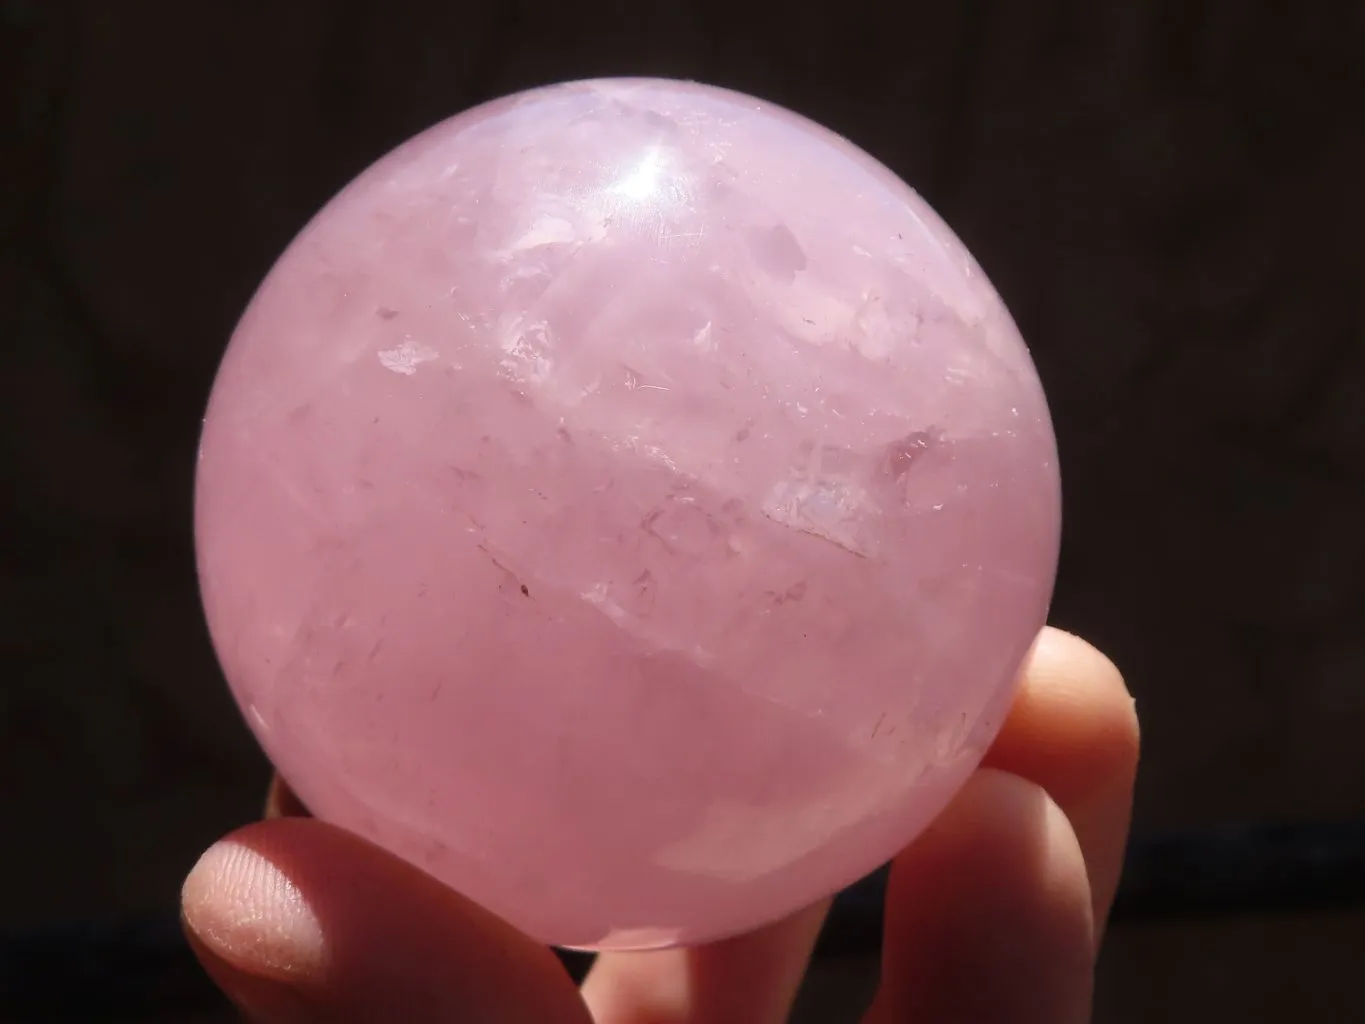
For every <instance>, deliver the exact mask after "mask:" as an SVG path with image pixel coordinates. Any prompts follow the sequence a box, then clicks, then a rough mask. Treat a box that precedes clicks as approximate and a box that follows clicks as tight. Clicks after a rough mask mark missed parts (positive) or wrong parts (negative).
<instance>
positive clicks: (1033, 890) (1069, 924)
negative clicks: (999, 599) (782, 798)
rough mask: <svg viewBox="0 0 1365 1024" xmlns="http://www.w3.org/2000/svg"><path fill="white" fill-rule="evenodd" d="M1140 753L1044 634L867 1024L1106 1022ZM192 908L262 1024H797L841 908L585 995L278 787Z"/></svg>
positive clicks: (199, 875) (1050, 632)
mask: <svg viewBox="0 0 1365 1024" xmlns="http://www.w3.org/2000/svg"><path fill="white" fill-rule="evenodd" d="M1138 746H1139V744H1138V721H1137V715H1136V712H1135V710H1134V706H1133V700H1132V698H1131V696H1130V695H1129V693H1128V690H1127V688H1126V686H1125V685H1124V682H1123V679H1122V677H1121V676H1120V674H1119V672H1118V671H1117V669H1115V667H1114V666H1113V665H1112V664H1111V663H1110V662H1109V660H1108V659H1107V658H1105V657H1104V655H1102V654H1100V653H1099V652H1098V651H1097V650H1095V649H1094V648H1093V647H1091V646H1090V645H1089V644H1087V643H1085V642H1084V641H1083V640H1080V639H1078V638H1077V637H1074V636H1071V635H1069V634H1066V633H1062V632H1060V631H1058V630H1054V629H1047V630H1044V631H1043V633H1042V634H1041V635H1040V636H1039V638H1038V642H1037V644H1036V645H1035V647H1034V650H1033V653H1032V655H1031V657H1030V659H1029V661H1028V663H1027V664H1026V666H1025V669H1024V673H1023V679H1022V684H1021V687H1020V691H1019V695H1018V697H1017V698H1016V701H1015V704H1014V707H1013V709H1012V711H1011V713H1010V716H1009V718H1008V720H1007V722H1006V724H1005V726H1004V728H1003V730H1002V731H1001V734H1000V736H999V738H998V740H997V741H996V743H995V745H994V747H993V748H992V749H991V751H990V753H989V754H988V755H987V757H986V760H985V762H984V763H983V765H982V767H981V768H980V769H979V770H978V771H977V772H976V774H975V775H974V776H973V777H972V779H971V780H970V781H969V782H968V784H967V785H966V786H965V787H964V789H963V790H962V792H961V793H960V794H959V795H958V797H957V798H956V800H955V801H954V803H953V804H952V805H951V806H950V807H949V808H948V809H947V810H946V811H945V812H944V813H943V815H942V816H941V817H940V818H939V819H938V820H937V821H936V822H935V824H934V825H933V826H932V827H931V828H930V829H929V830H928V831H927V832H926V833H925V834H924V835H923V836H921V837H920V838H919V839H917V840H916V841H915V842H914V843H913V844H912V845H910V846H909V847H908V848H906V849H905V850H903V851H902V852H901V853H900V855H899V856H898V857H897V858H896V860H895V862H894V865H893V867H892V873H891V884H890V886H889V890H888V894H887V906H886V932H885V938H884V943H883V955H882V972H881V974H882V981H881V986H880V989H879V991H878V993H877V996H876V999H875V1001H874V1003H873V1005H872V1007H871V1009H870V1010H869V1011H868V1013H867V1015H866V1016H865V1017H864V1021H865V1022H866V1024H948V1022H952V1024H961V1022H963V1021H991V1022H993V1024H1035V1022H1036V1024H1069V1022H1082V1021H1086V1020H1089V1017H1090V1004H1091V992H1092V987H1093V979H1094V964H1095V958H1096V954H1097V952H1098V949H1099V945H1100V940H1101V938H1102V934H1103V925H1104V921H1105V919H1106V917H1107V915H1108V913H1109V908H1110V905H1111V903H1112V902H1113V899H1114V894H1115V891H1116V889H1117V888H1118V880H1119V873H1120V869H1121V866H1122V858H1123V849H1124V844H1125V842H1126V840H1127V834H1128V826H1129V816H1130V811H1131V806H1132V794H1133V781H1134V776H1135V774H1136V771H1137V762H1138ZM182 909H183V916H184V922H185V927H186V930H187V932H188V934H189V936H190V940H191V942H192V944H193V945H194V948H195V950H196V952H197V953H198V955H199V958H200V960H201V961H202V962H203V964H204V966H205V968H206V969H207V970H208V972H209V973H210V974H211V975H212V977H213V978H214V980H215V981H216V982H217V983H218V984H219V985H220V986H221V987H222V989H223V990H224V991H225V992H226V993H227V994H228V995H229V996H230V997H231V998H232V999H233V1000H234V1001H236V1002H237V1003H238V1004H239V1005H240V1006H241V1007H242V1008H243V1010H244V1012H245V1013H246V1015H247V1017H248V1019H250V1020H253V1021H257V1022H260V1024H293V1022H314V1021H319V1022H320V1021H354V1022H369V1021H375V1022H379V1021H385V1022H392V1021H395V1020H405V1021H478V1022H481V1024H483V1022H487V1024H511V1022H527V1024H532V1022H534V1024H593V1022H595V1024H780V1022H782V1021H784V1020H786V1018H787V1016H788V1014H789V1012H790V1009H791V1006H792V1001H793V999H794V998H795V995H796V990H797V987H798V985H799V984H800V981H801V978H802V976H803V975H804V973H805V971H806V967H807V964H808V961H809V957H810V953H811V949H812V946H813V945H814V942H815V938H816V935H817V934H818V932H819V930H820V926H821V924H822V922H823V920H824V917H825V913H826V911H827V909H828V901H824V902H821V903H820V904H818V905H816V906H813V907H808V908H806V909H804V910H802V911H800V912H798V913H796V914H794V915H793V916H791V917H789V918H787V919H786V920H784V921H781V922H778V923H776V924H773V925H770V926H768V927H766V928H763V929H761V930H759V931H757V932H754V933H751V934H749V935H745V936H741V937H739V938H734V939H729V940H726V941H724V942H718V943H715V944H713V945H709V946H703V947H699V948H694V949H677V950H666V951H662V952H652V953H613V954H607V955H603V956H601V957H599V958H598V960H597V962H596V964H595V965H594V966H593V968H592V970H591V972H590V973H589V975H588V977H587V979H586V981H585V982H584V984H583V986H582V988H581V989H579V988H577V987H575V986H574V984H573V983H572V982H571V980H570V979H569V977H568V975H567V974H566V973H565V972H564V970H563V969H562V968H561V966H560V964H559V962H558V960H557V959H556V958H555V957H554V955H553V954H552V953H551V951H550V950H548V949H546V948H545V947H543V946H540V945H537V944H536V943H535V942H533V941H532V940H530V939H529V938H527V937H526V936H524V935H521V934H520V933H518V932H516V931H515V930H514V929H513V928H511V927H510V926H509V925H507V924H506V923H505V922H502V921H500V920H498V919H496V918H494V917H492V916H491V915H489V914H488V913H486V912H485V911H483V910H481V909H480V908H479V907H477V906H475V905H474V904H472V903H470V902H469V901H467V900H465V899H463V898H462V897H461V896H459V895H458V894H456V893H454V892H451V891H449V890H448V889H446V888H444V887H442V886H440V885H439V884H437V883H436V882H434V881H432V880H431V879H429V878H428V877H427V876H425V875H424V874H422V873H421V872H419V871H418V870H416V869H415V868H412V867H409V866H408V865H407V864H405V863H403V862H401V861H399V860H397V859H395V858H393V857H391V856H390V855H388V854H386V853H384V852H383V851H381V850H379V849H377V848H376V847H374V846H372V845H370V844H368V843H366V842H364V841H363V840H360V839H357V838H354V837H352V836H349V835H347V834H346V833H344V832H342V831H340V830H338V829H335V828H333V827H331V826H329V825H326V824H324V823H322V822H320V821H315V820H313V819H311V818H308V817H307V816H306V812H304V811H303V809H302V808H301V807H299V806H298V805H297V801H295V800H294V799H293V798H292V796H291V795H290V794H289V792H288V790H287V788H285V787H284V786H283V785H282V784H279V783H276V784H275V785H274V786H273V787H272V791H271V796H270V799H269V803H268V809H267V816H266V820H264V821H261V822H257V823H255V824H252V825H249V826H247V827H246V828H243V829H241V830H239V831H237V832H235V833H233V834H231V835H229V836H228V837H226V838H225V839H223V840H221V841H220V842H219V843H217V844H215V845H214V846H213V847H212V848H210V849H209V850H208V851H207V852H206V853H205V854H204V856H203V857H202V858H201V860H200V861H199V863H198V864H197V865H196V866H195V868H194V869H193V871H192V872H191V873H190V875H189V877H188V878H187V879H186V881H185V885H184V892H183V901H182Z"/></svg>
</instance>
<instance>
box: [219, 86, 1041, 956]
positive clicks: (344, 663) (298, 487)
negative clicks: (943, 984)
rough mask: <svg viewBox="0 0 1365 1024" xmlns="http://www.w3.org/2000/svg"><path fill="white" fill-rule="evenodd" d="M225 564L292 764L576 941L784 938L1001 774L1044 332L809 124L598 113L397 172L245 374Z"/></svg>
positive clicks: (1036, 624)
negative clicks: (758, 932) (1022, 323)
mask: <svg viewBox="0 0 1365 1024" xmlns="http://www.w3.org/2000/svg"><path fill="white" fill-rule="evenodd" d="M198 488H199V489H198V512H197V515H198V523H197V526H198V537H199V558H200V568H201V575H202V583H203V592H204V600H205V605H206V608H207V612H208V618H209V623H210V626H211V628H212V632H213V637H214V641H215V643H216V645H217V648H218V651H219V654H220V657H221V660H222V664H223V667H224V669H225V671H226V674H227V677H228V679H229V680H230V682H231V684H232V686H233V689H234V692H235V693H236V696H237V698H238V700H239V701H240V703H241V705H242V707H243V709H244V711H245V713H246V717H247V720H248V722H249V723H250V725H251V727H252V729H253V730H254V731H255V732H256V734H257V736H258V737H259V738H260V741H261V743H262V744H263V745H264V748H265V750H266V752H267V753H268V754H269V756H270V758H271V759H272V760H273V761H274V763H275V764H276V765H277V766H278V768H279V769H280V770H281V772H282V773H283V774H284V775H285V776H286V777H287V778H288V779H289V780H290V782H291V783H292V784H293V786H294V787H295V789H296V790H297V791H298V792H299V794H300V796H301V797H302V798H303V800H304V801H305V802H306V803H307V804H308V805H309V806H310V807H311V808H312V809H313V810H314V812H315V813H317V814H318V815H319V816H320V817H324V818H327V819H329V820H332V821H334V822H337V823H339V824H341V825H344V826H347V827H349V828H351V829H353V830H355V831H357V832H359V833H361V834H363V835H365V836H367V837H369V838H371V839H373V840H374V841H376V842H378V843H380V844H381V845H384V846H386V847H389V848H390V849H392V850H394V851H395V852H397V853H399V854H401V855H403V856H405V857H407V858H409V859H411V860H412V861H413V862H415V863H416V864H418V865H420V866H421V867H423V868H425V869H426V870H427V871H429V872H431V873H432V874H434V875H436V876H437V877H439V878H441V879H443V880H444V881H446V882H448V883H449V884H450V885H452V886H454V887H455V888H457V889H459V890H461V891H463V892H464V893H466V894H467V895H469V896H470V897H472V898H473V899H475V900H477V901H479V902H481V903H483V904H484V905H486V906H487V907H489V908H491V909H492V910H494V911H495V912H497V913H499V914H502V915H503V916H505V917H507V918H508V919H510V920H511V921H512V922H514V923H515V924H517V925H519V926H520V927H522V928H524V929H525V930H527V931H528V932H530V933H531V934H533V935H535V936H536V937H538V938H540V939H542V940H545V941H547V942H552V943H558V944H564V945H575V946H598V947H647V946H657V945H666V944H673V943H679V942H695V941H699V940H703V939H707V938H712V937H716V936H719V935H723V934H727V933H732V932H735V931H737V930H743V929H748V928H750V927H753V926H755V925H758V924H760V923H763V922H765V921H767V920H769V919H772V918H774V917H776V916H779V915H781V914H783V913H785V912H788V911H791V910H793V909H795V908H797V907H798V906H800V905H803V904H805V903H808V902H810V901H812V900H814V899H816V898H818V897H820V896H822V895H825V894H827V893H829V892H832V891H834V890H835V889H837V888H839V887H842V886H843V885H845V884H847V883H850V882H852V881H854V880H855V879H856V878H858V877H859V876H860V875H862V874H864V873H866V872H867V871H869V870H871V869H872V868H874V867H875V866H876V865H877V864H878V863H880V862H882V861H884V860H886V859H887V858H889V857H890V856H891V855H892V854H893V853H894V852H895V851H896V850H897V849H898V848H899V847H901V846H902V845H903V844H905V843H906V842H907V841H908V840H910V839H911V838H912V837H914V835H915V834H916V833H917V832H918V831H919V830H920V829H921V828H922V827H923V826H924V825H925V824H926V823H927V822H928V821H929V819H930V818H932V817H933V816H934V815H935V814H936V813H937V812H938V811H939V810H940V809H941V808H942V806H943V805H944V804H945V802H946V801H947V800H948V799H949V798H950V797H951V795H952V793H953V791H954V790H955V789H956V787H958V786H959V785H960V784H961V783H962V781H963V780H964V779H965V778H966V776H967V774H968V773H969V772H970V771H971V770H972V769H973V768H974V766H975V765H976V764H977V762H978V760H979V758H980V757H981V755H982V753H983V751H984V749H985V747H986V745H987V744H988V743H989V741H990V740H991V738H992V737H993V735H994V733H995V731H996V730H997V728H998V727H999V725H1000V722H1001V718H1002V716H1003V714H1004V712H1005V711H1006V709H1007V706H1008V703H1009V701H1010V698H1011V695H1012V681H1013V677H1014V675H1015V673H1016V670H1017V667H1018V665H1019V663H1020V661H1021V659H1022V657H1023V655H1024V654H1025V652H1026V650H1027V648H1028V646H1029V645H1030V643H1031V642H1032V640H1033V638H1034V635H1035V634H1036V632H1037V630H1038V629H1039V628H1040V627H1041V626H1042V624H1043V622H1044V618H1045V615H1046V610H1047V604H1048V600H1049V597H1050V593H1051V586H1052V581H1053V573H1054V569H1055V564H1056V558H1057V548H1058V537H1059V518H1060V517H1059V489H1058V476H1057V468H1056V452H1055V448H1054V442H1053V436H1052V429H1051V425H1050V422H1049V418H1048V413H1047V408H1046V404H1045V400H1044V397H1043V394H1042V391H1041V389H1040V387H1039V383H1038V380H1037V378H1036V376H1035V373H1034V370H1033V367H1032V364H1031V362H1030V360H1029V357H1028V354H1027V352H1026V350H1025V347H1024V345H1023V342H1022V341H1021V340H1020V338H1019V336H1018V333H1017V331H1016V330H1015V327H1014V325H1013V323H1012V321H1011V320H1010V318H1009V316H1008V314H1007V313H1006V311H1005V309H1004V308H1003V307H1002V305H1001V303H1000V301H999V299H998V298H997V296H996V295H995V293H994V292H993V291H992V289H991V287H990V285H989V284H988V283H987V281H986V280H985V278H984V277H983V276H982V274H981V271H980V270H979V268H977V266H976V265H975V264H974V263H973V262H972V260H971V258H970V257H969V256H968V254H967V253H966V252H965V251H964V250H963V248H962V246H961V245H960V244H959V243H958V242H957V241H956V240H955V239H954V237H953V236H952V234H951V233H950V232H949V231H948V229H947V228H946V227H944V225H943V224H942V223H941V222H940V221H939V219H938V218H937V217H936V216H934V214H933V213H932V212H931V211H930V210H929V209H928V208H927V207H926V205H925V204H924V203H923V202H922V201H921V200H920V199H919V198H918V197H917V196H916V195H915V194H914V193H912V192H911V191H910V190H909V189H908V188H907V187H906V186H905V185H903V184H902V183H901V182H900V181H899V180H898V179H897V178H896V177H895V176H894V175H892V174H891V173H890V172H889V171H887V170H886V169H885V168H883V167H882V166H881V165H880V164H878V163H877V162H876V161H874V160H873V159H872V158H871V157H869V156H867V155H866V154H864V153H863V152H861V151H860V150H858V149H856V148H855V147H853V146H852V145H850V144H849V143H847V142H845V141H843V140H841V139H839V138H837V137H835V136H833V135H832V134H830V133H828V132H826V131H825V130H824V129H822V128H819V127H817V126H815V125H813V124H811V123H810V122H808V121H805V120H803V119H801V118H799V117H797V116H795V115H793V114H791V113H789V112H787V111H785V110H782V109H779V108H776V107H773V106H771V105H769V104H765V103H761V102H759V101H757V100H754V99H750V98H748V97H744V96H740V95H737V94H734V93H728V92H723V91H719V90H715V89H710V88H705V87H702V86H697V85H690V84H681V83H675V82H648V81H617V82H596V83H579V84H572V85H566V86H559V87H555V88H551V89H546V90H542V91H537V92H531V93H526V94H522V95H520V96H517V97H513V98H510V99H506V100H502V101H498V102H496V103H493V104H490V105H487V106H484V107H481V108H478V109H475V110H473V111H470V112H467V113H465V114H463V115H461V116H459V117H456V118H454V119H453V120H450V121H448V122H446V123H444V124H442V125H439V126H437V127H436V128H434V129H432V130H431V131H429V132H427V133H425V134H424V135H422V136H419V137H418V138H417V139H415V140H413V141H412V142H410V143H408V144H406V145H405V146H403V147H401V148H400V149H398V150H397V151H395V152H394V153H392V154H391V155H389V156H388V157H386V158H385V159H383V160H382V161H380V162H379V163H378V164H376V165H375V166H374V167H372V168H371V169H370V170H369V171H367V172H366V173H365V174H364V175H362V176H361V177H360V178H359V179H357V181H355V182H354V183H353V184H352V185H351V186H350V187H349V188H348V189H347V190H346V191H345V192H343V193H342V194H341V195H340V196H339V197H337V199H336V200H334V201H333V202H332V203H331V204H330V205H329V206H328V207H327V208H326V209H325V210H324V211H323V212H322V213H321V214H320V215H319V216H318V217H317V218H316V219H315V220H314V221H313V223H312V224H310V225H309V226H308V228H307V229H306V230H305V231H304V232H303V233H302V234H301V235H300V236H299V238H298V239H297V240H296V241H295V243H294V244H293V246H292V247H291V248H290V249H289V250H288V252H287V253H286V254H285V256H284V257H283V258H282V259H281V261H280V262H279V264H278V265H277V266H276V267H275V268H274V270H273V271H272V272H271V274H270V276H269V277H268V279H267V280H266V282H265V284H264V285H263V286H262V288H261V290H260V292H259V293H258V294H257V296H256V298H255V300H254V301H253V303H252V305H251V307H250V309H249V310H248V312H247V313H246V315H245V317H244V318H243V320H242V322H241V325H240V327H239V329H238V331H237V333H236V335H235V336H234V338H233V340H232V344H231V346H230V348H229V350H228V353H227V356H226V358H225V360H224V362H223V366H222V370H221V373H220V376H219V378H218V382H217V385H216V388H215V391H214V394H213V398H212V401H211V404H210V408H209V412H208V416H207V419H206V422H205V429H204V437H203V445H202V449H201V452H200V463H199V484H198Z"/></svg>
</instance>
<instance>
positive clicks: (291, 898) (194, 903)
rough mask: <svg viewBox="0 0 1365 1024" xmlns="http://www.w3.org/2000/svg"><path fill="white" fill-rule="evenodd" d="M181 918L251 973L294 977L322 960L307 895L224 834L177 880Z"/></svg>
mask: <svg viewBox="0 0 1365 1024" xmlns="http://www.w3.org/2000/svg"><path fill="white" fill-rule="evenodd" d="M181 906H182V908H183V913H184V916H185V923H186V925H188V927H189V928H190V929H191V930H192V931H193V932H194V934H195V936H196V937H197V938H198V939H199V941H200V942H202V943H203V944H204V945H205V946H206V947H207V948H208V949H209V951H211V952H212V953H214V954H216V955H218V956H220V957H222V958H223V959H224V960H226V961H228V962H229V963H231V964H233V965H234V966H237V967H240V968H242V969H244V970H247V971H251V972H253V973H257V972H259V973H263V974H267V975H275V976H277V977H279V976H283V977H286V978H288V977H293V976H301V975H305V974H309V973H314V972H316V971H318V970H319V969H320V967H321V965H322V958H323V939H322V927H321V925H320V924H319V922H318V919H317V917H316V916H315V915H314V913H313V910H312V908H311V907H309V905H308V901H307V899H305V898H304V895H303V893H301V892H300V891H299V888H298V886H296V885H295V884H294V883H293V881H291V880H290V879H289V878H288V877H287V876H286V875H285V874H284V873H283V872H282V871H280V869H279V868H277V867H276V866H275V865H274V864H273V863H271V862H270V860H269V858H267V857H266V856H264V855H263V854H261V853H260V852H259V851H257V850H255V849H252V848H251V847H249V846H247V845H245V844H243V843H239V842H236V841H234V840H232V839H224V840H222V841H221V842H218V843H216V844H214V845H213V846H211V847H210V848H209V849H208V851H207V852H206V853H205V854H204V855H203V856H202V857H200V858H199V862H198V863H197V864H196V865H195V866H194V868H193V869H192V870H191V871H190V873H189V876H188V877H187V878H186V879H185V885H184V888H183V890H182V893H181Z"/></svg>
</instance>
